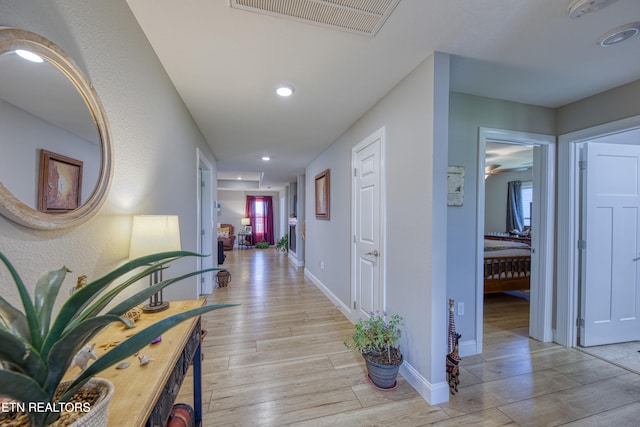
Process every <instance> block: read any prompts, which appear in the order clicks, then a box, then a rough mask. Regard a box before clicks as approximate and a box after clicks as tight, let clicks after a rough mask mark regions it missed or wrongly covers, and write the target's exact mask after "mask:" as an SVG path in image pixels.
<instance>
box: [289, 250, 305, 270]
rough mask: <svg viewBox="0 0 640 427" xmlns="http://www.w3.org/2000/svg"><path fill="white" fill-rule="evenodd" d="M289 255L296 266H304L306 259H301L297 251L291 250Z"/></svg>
mask: <svg viewBox="0 0 640 427" xmlns="http://www.w3.org/2000/svg"><path fill="white" fill-rule="evenodd" d="M287 257H288V258H289V261H290V262H292V263H293V265H295V266H296V268H300V267H304V261H302V260H299V259H298V255H296V254H295V252H289V253H288V254H287Z"/></svg>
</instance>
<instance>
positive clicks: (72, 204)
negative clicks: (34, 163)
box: [38, 150, 82, 213]
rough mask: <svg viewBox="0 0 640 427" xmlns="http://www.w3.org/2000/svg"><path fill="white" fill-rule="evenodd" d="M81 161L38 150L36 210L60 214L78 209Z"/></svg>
mask: <svg viewBox="0 0 640 427" xmlns="http://www.w3.org/2000/svg"><path fill="white" fill-rule="evenodd" d="M81 197H82V161H81V160H76V159H72V158H71V157H67V156H63V155H61V154H56V153H52V152H50V151H47V150H40V176H39V179H38V210H40V211H41V212H49V213H56V212H57V213H62V212H68V211H72V210H74V209H77V208H78V207H80V204H81V203H82V202H81Z"/></svg>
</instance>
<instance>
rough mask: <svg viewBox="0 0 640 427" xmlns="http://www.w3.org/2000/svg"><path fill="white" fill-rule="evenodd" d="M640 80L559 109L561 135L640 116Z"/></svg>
mask: <svg viewBox="0 0 640 427" xmlns="http://www.w3.org/2000/svg"><path fill="white" fill-rule="evenodd" d="M639 99H640V80H636V81H635V82H632V83H629V84H626V85H623V86H620V87H617V88H614V89H611V90H609V91H606V92H603V93H600V94H598V95H594V96H591V97H589V98H585V99H583V100H580V101H576V102H574V103H572V104H569V105H565V106H563V107H560V108H559V109H558V133H557V135H564V134H566V133H569V132H574V131H577V130H580V129H585V128H590V127H594V126H597V125H601V124H605V123H611V122H614V121H616V120H622V119H625V118H629V117H635V116H640V102H638V100H639Z"/></svg>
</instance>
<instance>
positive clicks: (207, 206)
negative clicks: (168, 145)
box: [196, 148, 218, 297]
mask: <svg viewBox="0 0 640 427" xmlns="http://www.w3.org/2000/svg"><path fill="white" fill-rule="evenodd" d="M196 159H197V160H196V174H197V178H196V185H197V188H196V200H197V205H198V206H197V208H196V224H197V227H196V233H197V236H196V247H197V251H198V253H200V254H206V255H208V256H207V257H204V258H203V257H196V259H197V260H196V263H197V264H196V265H197V268H198V270H204V269H207V268H211V267H215V265H216V264H217V260H218V247H217V245H214V244H213V224H214V218H213V212H214V209H213V188H214V186H213V184H214V182H213V177H214V173H213V172H214V170H213V166H212V164H211V163H210V162H209V160H208V159H207V158H206V156H205V155H204V154H203V153H202V151H200V149H199V148H197V149H196ZM203 240H204V241H205V242H207V243H205V244H204V245H203V244H202V241H203ZM214 259H215V260H216V261H215V263H214ZM206 287H208V288H209V289H211V290H213V272H207V273H203V274H202V273H201V274H199V275H198V293H197V295H198V297H200V296H201V295H203V294H204V293H205V292H204V290H205V288H206Z"/></svg>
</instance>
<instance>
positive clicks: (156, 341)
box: [151, 335, 162, 344]
mask: <svg viewBox="0 0 640 427" xmlns="http://www.w3.org/2000/svg"><path fill="white" fill-rule="evenodd" d="M160 341H162V335H160V336H159V337H158V338H156V339H155V340H153V341H151V344H158V343H159V342H160Z"/></svg>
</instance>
